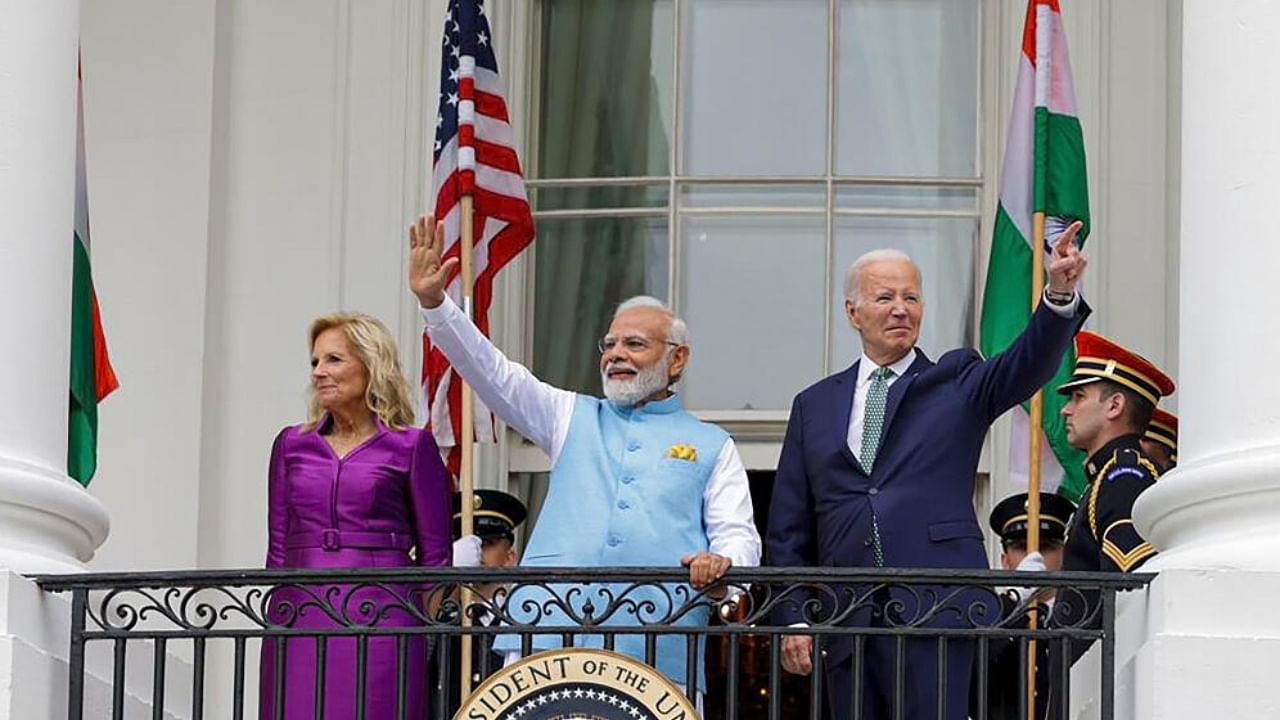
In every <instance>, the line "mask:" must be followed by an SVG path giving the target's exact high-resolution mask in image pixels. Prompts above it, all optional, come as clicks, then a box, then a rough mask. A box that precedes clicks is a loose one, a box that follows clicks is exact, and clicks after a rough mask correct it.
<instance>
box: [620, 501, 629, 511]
mask: <svg viewBox="0 0 1280 720" xmlns="http://www.w3.org/2000/svg"><path fill="white" fill-rule="evenodd" d="M618 507H619V508H621V509H623V510H626V509H627V508H629V507H631V503H629V502H627V501H626V500H619V501H618Z"/></svg>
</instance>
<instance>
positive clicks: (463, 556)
mask: <svg viewBox="0 0 1280 720" xmlns="http://www.w3.org/2000/svg"><path fill="white" fill-rule="evenodd" d="M453 566H454V567H480V538H479V537H477V536H475V535H463V536H462V537H460V538H458V539H457V540H454V541H453Z"/></svg>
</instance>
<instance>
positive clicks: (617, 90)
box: [533, 0, 670, 394]
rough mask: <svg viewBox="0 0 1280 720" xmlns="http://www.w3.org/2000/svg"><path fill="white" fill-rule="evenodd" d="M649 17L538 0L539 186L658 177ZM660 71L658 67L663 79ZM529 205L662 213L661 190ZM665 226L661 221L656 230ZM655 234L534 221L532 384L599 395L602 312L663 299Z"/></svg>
mask: <svg viewBox="0 0 1280 720" xmlns="http://www.w3.org/2000/svg"><path fill="white" fill-rule="evenodd" d="M654 6H655V2H654V1H653V0H546V2H545V3H544V14H543V28H542V43H543V44H542V53H543V57H542V60H543V65H542V68H543V69H542V76H541V87H540V95H541V98H540V99H541V117H540V118H539V125H538V127H539V133H538V145H537V153H538V163H537V169H538V176H539V177H543V178H578V177H620V176H638V175H665V174H666V173H667V172H668V162H667V157H668V142H669V141H668V140H667V138H666V136H665V131H664V130H663V122H662V120H663V119H662V117H661V114H662V113H661V109H660V105H659V98H658V89H657V86H656V84H655V82H654V77H653V76H654V73H655V72H662V71H663V70H662V69H658V70H655V69H654V67H653V65H654V62H653V60H652V54H653V33H654V32H655V28H654V22H653V15H654ZM658 31H659V32H662V33H666V34H669V33H670V30H669V29H667V28H659V29H658ZM669 67H670V66H669V61H668V64H667V66H666V68H667V69H666V70H665V72H667V73H668V74H669V73H670V69H669ZM655 193H657V194H655ZM655 199H656V200H657V202H655ZM535 202H536V203H537V207H538V209H542V210H548V209H565V208H606V207H608V208H618V207H654V206H658V207H665V204H666V188H665V187H662V188H656V189H655V188H647V189H646V188H634V187H632V188H583V189H542V190H539V191H538V193H537V196H536V198H535ZM664 226H665V219H664V220H663V221H662V222H661V224H660V225H658V227H664ZM654 230H655V221H654V219H637V218H592V219H580V220H563V219H561V220H542V221H539V223H538V239H537V243H536V246H535V247H536V250H535V255H536V263H535V264H536V270H535V283H536V298H537V300H536V306H535V309H534V353H533V365H534V371H535V372H536V373H537V375H538V376H539V377H541V378H543V379H545V380H546V381H548V382H551V383H553V384H555V385H557V386H560V387H565V388H569V389H572V390H578V391H582V392H587V393H592V394H599V393H600V378H599V371H598V357H597V355H596V353H595V340H596V339H597V338H599V337H600V336H601V335H603V334H604V333H605V331H606V330H607V329H608V326H609V320H610V316H611V315H612V310H613V307H614V306H615V305H616V304H617V303H618V302H620V301H621V300H624V299H626V298H627V297H630V296H632V295H637V294H657V295H660V296H665V295H666V262H667V258H666V242H665V239H664V240H662V241H661V242H654V241H653V233H654Z"/></svg>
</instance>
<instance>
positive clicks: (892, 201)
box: [836, 186, 979, 213]
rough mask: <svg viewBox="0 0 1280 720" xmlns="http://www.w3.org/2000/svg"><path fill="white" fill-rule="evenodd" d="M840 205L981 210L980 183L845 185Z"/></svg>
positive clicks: (839, 194)
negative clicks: (975, 185) (915, 185)
mask: <svg viewBox="0 0 1280 720" xmlns="http://www.w3.org/2000/svg"><path fill="white" fill-rule="evenodd" d="M836 207H837V208H840V209H850V210H855V209H856V210H947V211H955V210H964V211H969V212H974V213H977V212H978V210H979V208H978V188H976V187H942V188H940V187H901V186H897V187H895V186H845V187H841V188H839V189H837V190H836Z"/></svg>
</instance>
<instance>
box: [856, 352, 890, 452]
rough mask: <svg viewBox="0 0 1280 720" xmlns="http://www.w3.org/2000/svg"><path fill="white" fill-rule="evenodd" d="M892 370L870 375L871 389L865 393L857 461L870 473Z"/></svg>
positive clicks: (881, 428) (879, 370)
mask: <svg viewBox="0 0 1280 720" xmlns="http://www.w3.org/2000/svg"><path fill="white" fill-rule="evenodd" d="M891 377H893V370H891V369H889V368H887V367H882V368H876V369H875V371H873V372H872V373H871V389H870V390H868V391H867V404H866V407H865V408H864V409H863V418H862V449H861V451H860V452H859V453H858V460H859V461H861V462H862V467H863V468H864V469H865V470H866V471H867V473H868V474H870V473H871V468H872V466H873V465H875V462H876V452H877V451H878V450H879V449H880V431H881V430H883V429H884V408H885V405H886V401H887V400H888V399H889V378H891Z"/></svg>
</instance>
